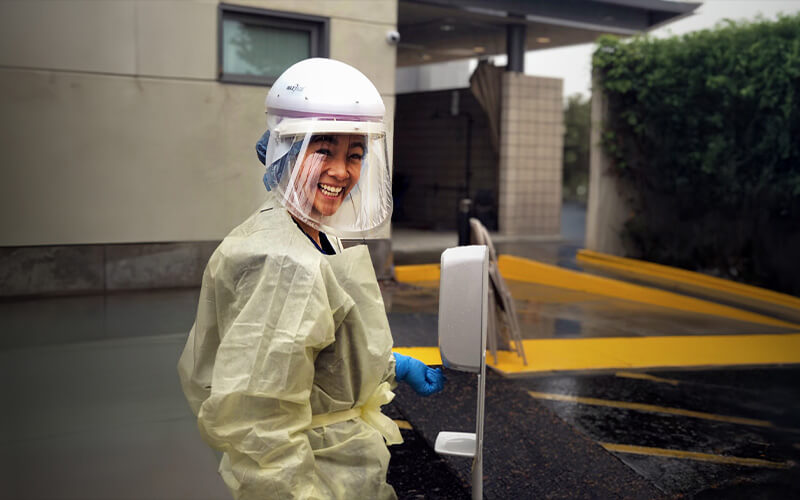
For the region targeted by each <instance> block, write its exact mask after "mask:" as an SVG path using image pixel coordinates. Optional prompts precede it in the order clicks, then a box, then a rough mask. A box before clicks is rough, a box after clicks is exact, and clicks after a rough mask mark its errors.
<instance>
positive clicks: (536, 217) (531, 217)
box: [499, 72, 564, 236]
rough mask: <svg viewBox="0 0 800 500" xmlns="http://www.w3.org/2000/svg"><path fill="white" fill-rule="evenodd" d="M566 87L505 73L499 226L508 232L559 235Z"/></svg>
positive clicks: (549, 80)
mask: <svg viewBox="0 0 800 500" xmlns="http://www.w3.org/2000/svg"><path fill="white" fill-rule="evenodd" d="M562 86H563V83H562V81H561V80H560V79H557V78H543V77H532V76H527V75H524V74H522V73H512V72H508V73H504V74H503V81H502V102H503V104H502V111H501V118H500V181H499V193H500V207H499V225H500V228H499V229H500V231H501V232H502V233H504V234H515V235H542V236H550V235H558V234H559V233H560V225H561V222H560V221H561V180H562V179H561V175H562V155H563V149H564V114H563V109H562Z"/></svg>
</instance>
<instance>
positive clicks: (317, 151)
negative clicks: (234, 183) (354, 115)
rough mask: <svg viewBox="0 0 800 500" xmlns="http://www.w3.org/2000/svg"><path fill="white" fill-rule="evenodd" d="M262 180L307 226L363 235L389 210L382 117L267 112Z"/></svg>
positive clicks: (387, 213) (387, 215) (385, 217)
mask: <svg viewBox="0 0 800 500" xmlns="http://www.w3.org/2000/svg"><path fill="white" fill-rule="evenodd" d="M267 127H268V130H269V132H270V135H269V140H268V143H267V150H266V161H265V165H266V169H267V170H266V174H265V175H264V184H265V186H266V187H267V189H268V190H270V191H275V192H276V193H277V194H278V196H280V198H281V202H282V204H283V206H284V207H286V209H287V210H288V211H289V212H290V213H291V214H292V215H293V216H294V217H296V218H297V219H298V220H300V221H302V222H304V223H306V224H308V225H309V226H311V227H313V228H315V229H318V230H320V231H323V232H325V233H329V234H333V235H336V236H339V237H345V238H347V237H351V238H356V237H364V236H368V235H369V234H370V233H371V232H372V231H373V230H375V229H377V228H379V227H380V226H381V225H383V224H384V223H385V222H387V221H388V219H389V216H390V215H391V213H392V195H391V175H390V173H389V162H388V153H387V149H386V132H385V127H384V125H383V123H382V122H381V121H360V120H353V119H349V118H340V119H336V118H329V117H286V116H280V115H270V114H268V115H267Z"/></svg>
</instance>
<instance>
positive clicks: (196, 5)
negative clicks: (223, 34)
mask: <svg viewBox="0 0 800 500" xmlns="http://www.w3.org/2000/svg"><path fill="white" fill-rule="evenodd" d="M136 15H137V17H136V21H137V37H136V38H137V51H136V53H137V63H138V64H137V74H140V75H152V76H162V77H179V78H203V79H209V80H214V79H216V78H217V4H216V2H213V1H204V2H191V1H186V0H158V1H152V0H139V1H138V2H137V4H136Z"/></svg>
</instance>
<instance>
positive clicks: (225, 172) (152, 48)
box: [0, 0, 397, 247]
mask: <svg viewBox="0 0 800 500" xmlns="http://www.w3.org/2000/svg"><path fill="white" fill-rule="evenodd" d="M228 3H233V4H239V5H246V6H250V7H259V8H265V9H270V10H276V11H280V10H283V11H287V12H300V13H306V14H313V15H317V16H324V17H329V18H330V45H329V46H330V56H331V57H333V58H336V59H340V60H343V61H345V62H348V63H350V64H353V65H354V66H356V67H358V68H359V69H361V70H362V71H363V72H364V73H365V74H366V75H367V76H368V77H370V78H371V79H372V80H373V82H374V83H375V84H376V86H377V87H378V89H379V91H380V92H381V94H382V95H383V97H384V100H385V101H386V104H387V108H388V122H389V123H390V124H391V123H392V116H393V110H394V85H395V78H394V72H395V47H394V46H391V45H388V44H387V43H386V42H385V33H386V31H388V30H390V29H395V28H396V23H397V2H396V0H385V1H382V0H376V1H374V2H370V8H368V9H367V8H364V2H361V1H346V0H343V1H338V2H290V1H270V0H261V1H241V2H228ZM217 9H218V2H216V1H208V0H59V1H58V2H54V1H50V0H24V1H14V0H8V1H4V2H0V129H2V131H3V133H2V134H0V147H2V150H3V152H4V158H3V168H2V169H0V246H7V247H8V246H27V245H62V244H91V243H135V242H142V243H143V242H178V241H204V240H218V239H221V238H222V237H223V236H224V235H225V234H226V233H227V232H228V231H229V230H230V229H231V228H232V227H233V226H234V225H235V224H237V223H238V222H239V221H241V220H242V219H243V218H244V217H246V216H247V215H248V214H249V213H250V212H251V211H252V210H253V209H254V208H255V207H256V206H257V205H258V204H259V203H260V200H261V198H262V197H263V186H261V182H260V177H261V169H260V167H261V165H260V164H259V163H258V160H257V159H256V157H255V153H254V149H253V147H254V144H255V141H256V140H257V139H258V137H259V136H260V134H261V132H262V131H263V129H264V114H263V100H264V96H265V95H266V92H267V90H268V88H267V87H259V86H248V85H233V84H223V83H220V82H218V81H217V80H216V78H217V55H216V54H217V16H218V14H217Z"/></svg>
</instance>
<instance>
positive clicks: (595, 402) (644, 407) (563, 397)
mask: <svg viewBox="0 0 800 500" xmlns="http://www.w3.org/2000/svg"><path fill="white" fill-rule="evenodd" d="M528 394H530V395H531V396H532V397H534V398H536V399H546V400H549V401H564V402H568V403H578V404H584V405H592V406H607V407H610V408H624V409H626V410H636V411H646V412H651V413H666V414H668V415H680V416H682V417H691V418H700V419H703V420H714V421H717V422H727V423H730V424H741V425H754V426H757V427H773V425H772V422H768V421H766V420H757V419H754V418H742V417H730V416H727V415H716V414H714V413H705V412H702V411H692V410H683V409H681V408H668V407H666V406H656V405H648V404H644V403H631V402H628V401H613V400H609V399H598V398H585V397H580V396H570V395H568V394H553V393H547V392H536V391H528Z"/></svg>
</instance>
